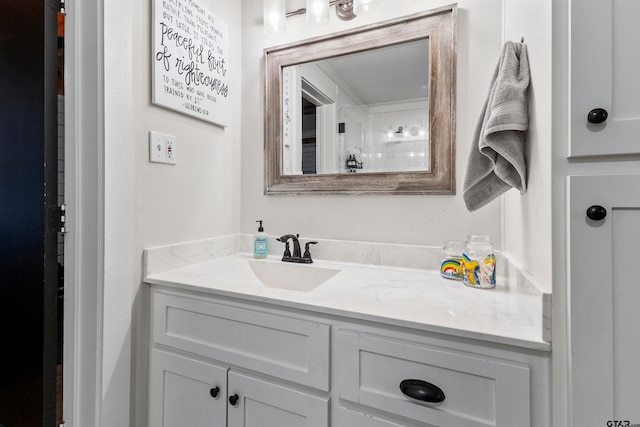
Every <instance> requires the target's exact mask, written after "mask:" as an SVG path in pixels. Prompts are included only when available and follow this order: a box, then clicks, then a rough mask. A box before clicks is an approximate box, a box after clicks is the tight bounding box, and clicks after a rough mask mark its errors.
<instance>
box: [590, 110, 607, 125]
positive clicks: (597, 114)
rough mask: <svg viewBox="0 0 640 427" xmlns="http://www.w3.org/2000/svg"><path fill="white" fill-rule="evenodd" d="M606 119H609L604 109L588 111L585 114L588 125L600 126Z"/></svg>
mask: <svg viewBox="0 0 640 427" xmlns="http://www.w3.org/2000/svg"><path fill="white" fill-rule="evenodd" d="M607 117H609V113H607V110H605V109H604V108H594V109H593V110H591V111H589V114H587V121H588V122H589V123H594V124H600V123H604V122H605V121H606V120H607Z"/></svg>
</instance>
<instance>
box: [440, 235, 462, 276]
mask: <svg viewBox="0 0 640 427" xmlns="http://www.w3.org/2000/svg"><path fill="white" fill-rule="evenodd" d="M442 250H443V252H444V256H443V257H442V262H441V263H440V275H441V276H442V277H446V278H447V279H455V280H462V252H463V251H464V242H462V241H459V240H449V241H446V242H444V246H443V247H442Z"/></svg>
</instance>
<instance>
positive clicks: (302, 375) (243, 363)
mask: <svg viewBox="0 0 640 427" xmlns="http://www.w3.org/2000/svg"><path fill="white" fill-rule="evenodd" d="M152 307H153V310H152V316H153V318H152V323H151V324H152V340H153V341H154V342H155V343H157V344H161V345H164V346H168V347H172V348H175V349H178V350H179V351H185V352H188V353H192V354H196V355H200V356H203V357H206V358H209V359H214V360H217V361H221V362H225V363H228V364H230V365H233V366H238V367H242V368H245V369H249V370H253V371H256V372H260V373H263V374H267V375H272V376H275V377H278V378H282V379H284V380H288V381H292V382H295V383H299V384H304V385H307V386H310V387H314V388H317V389H319V390H324V391H328V390H329V334H330V326H329V325H327V324H323V323H319V322H315V321H312V320H307V319H303V318H298V317H287V316H286V315H283V314H278V315H275V314H271V313H269V312H267V311H264V310H260V309H259V308H258V307H253V306H251V305H240V304H235V305H231V304H222V303H218V302H213V301H210V300H206V299H197V298H189V297H183V296H178V295H174V294H167V293H163V292H161V291H157V290H153V291H152Z"/></svg>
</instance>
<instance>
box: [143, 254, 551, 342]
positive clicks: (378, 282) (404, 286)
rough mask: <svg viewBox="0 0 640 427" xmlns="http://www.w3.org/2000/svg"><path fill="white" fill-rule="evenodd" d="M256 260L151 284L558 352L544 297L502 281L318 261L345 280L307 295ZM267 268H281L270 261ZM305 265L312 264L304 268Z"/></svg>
mask: <svg viewBox="0 0 640 427" xmlns="http://www.w3.org/2000/svg"><path fill="white" fill-rule="evenodd" d="M250 260H253V257H252V256H251V255H250V254H244V253H236V254H227V255H224V256H220V257H216V258H212V259H208V260H204V261H201V262H196V263H193V264H188V265H185V266H182V267H180V266H178V265H174V266H173V267H174V268H171V269H163V270H164V271H159V272H153V271H152V269H151V270H150V269H147V273H148V274H147V276H146V277H145V279H144V281H145V282H147V283H150V284H156V285H164V286H169V287H172V288H178V289H186V290H190V291H197V292H202V293H205V294H210V295H220V296H227V297H235V298H241V299H244V300H247V301H258V302H266V303H269V304H275V305H279V306H284V307H293V308H298V309H303V310H308V311H309V312H311V313H319V314H330V315H338V316H344V317H348V318H351V319H361V320H366V321H374V322H381V323H384V324H389V325H395V326H401V327H409V328H415V329H421V330H426V331H431V332H437V333H444V334H448V335H452V336H457V337H465V338H471V339H478V340H483V341H489V342H495V343H501V344H507V345H512V346H517V347H523V348H528V349H534V350H542V351H550V349H551V345H550V343H549V342H548V341H546V340H544V339H543V325H542V324H543V320H542V319H543V312H544V311H545V310H548V307H547V308H546V309H545V308H543V306H544V301H543V300H544V298H543V293H541V292H537V291H535V290H532V289H521V288H520V287H518V286H509V285H507V284H506V283H501V281H500V279H498V285H497V286H496V287H495V288H493V289H474V288H469V287H467V286H465V285H463V284H462V282H460V281H455V280H450V279H445V278H442V277H441V276H440V274H439V272H438V271H437V270H429V269H412V268H399V267H387V266H384V267H383V266H374V265H365V264H355V263H342V262H334V261H324V260H315V262H314V264H313V266H315V267H325V268H334V269H338V270H340V272H339V273H338V274H336V275H335V276H333V277H332V278H330V279H329V280H327V281H326V282H324V283H323V284H321V285H319V286H318V287H317V288H315V289H313V290H311V291H307V292H302V291H295V290H285V289H277V288H269V287H266V286H265V285H263V284H262V282H260V280H258V278H257V277H256V276H255V274H254V273H253V271H252V269H251V267H250V265H249V261H250ZM257 261H258V262H265V263H280V262H281V261H280V259H279V257H278V256H274V255H270V256H269V257H268V258H267V259H265V260H257ZM303 267H304V266H303Z"/></svg>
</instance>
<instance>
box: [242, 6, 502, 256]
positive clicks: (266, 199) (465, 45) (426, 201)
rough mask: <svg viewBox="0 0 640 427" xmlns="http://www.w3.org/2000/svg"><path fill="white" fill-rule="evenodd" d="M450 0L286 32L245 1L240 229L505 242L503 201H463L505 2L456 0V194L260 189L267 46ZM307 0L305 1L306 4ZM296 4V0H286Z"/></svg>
mask: <svg viewBox="0 0 640 427" xmlns="http://www.w3.org/2000/svg"><path fill="white" fill-rule="evenodd" d="M449 3H450V2H449V1H433V0H432V1H422V2H412V1H410V0H393V1H391V0H386V1H382V2H381V7H380V10H379V11H378V12H377V14H376V15H372V16H370V17H361V18H356V19H355V20H353V21H350V22H343V21H340V20H339V19H337V17H336V16H335V15H334V13H333V11H332V12H331V13H332V16H331V20H330V24H329V25H328V26H326V27H316V26H311V25H307V24H306V19H305V17H304V16H295V17H291V18H288V19H287V26H288V31H287V32H286V34H282V35H265V34H264V33H263V29H262V1H261V0H242V5H243V8H242V14H243V16H242V28H243V41H242V46H243V69H242V71H243V73H242V80H243V88H244V91H243V99H242V118H243V133H242V191H241V194H242V214H241V219H242V223H241V230H242V232H245V233H252V232H255V220H257V219H263V220H264V225H265V231H266V232H267V233H268V234H273V235H279V234H284V233H291V232H292V233H300V235H301V236H303V237H319V238H334V239H344V240H356V241H375V242H390V243H405V244H420V245H433V246H441V245H442V243H443V242H444V241H445V240H450V239H464V238H465V237H466V235H467V234H469V233H486V234H490V235H492V236H493V237H494V240H495V241H496V242H498V246H499V242H500V241H501V218H500V216H501V207H500V202H499V201H497V202H494V203H492V204H490V205H489V206H486V207H484V208H482V209H480V210H479V211H477V212H475V213H473V214H470V213H468V212H467V211H466V208H465V206H464V202H463V200H462V194H461V186H462V180H463V176H464V167H465V160H466V157H467V152H468V149H469V144H470V141H471V138H472V133H473V129H474V127H475V124H476V121H477V120H478V117H479V114H480V110H481V108H482V104H483V102H484V98H485V96H486V94H487V92H488V89H489V82H490V79H491V74H492V73H493V69H494V67H495V65H496V63H497V60H498V57H499V55H500V50H501V47H502V2H501V1H500V0H490V1H482V2H478V1H474V0H463V1H460V2H458V6H459V10H458V18H459V19H458V84H457V91H458V97H457V105H458V107H457V160H456V169H457V174H456V175H457V178H456V180H457V183H458V185H457V187H458V194H457V195H456V196H379V195H377V196H337V195H336V196H265V195H264V194H263V191H264V190H263V185H264V181H263V167H262V165H263V128H262V123H263V90H262V86H263V76H264V74H263V61H262V54H263V49H264V48H265V47H270V46H275V45H280V44H284V43H289V42H294V41H298V40H301V39H305V38H309V37H312V36H316V35H320V34H325V33H331V32H336V31H340V30H344V29H347V28H353V27H356V26H361V25H364V24H368V23H371V22H374V21H379V20H385V19H390V18H395V17H399V16H402V15H406V14H410V13H415V12H419V11H421V10H424V9H430V8H433V7H436V6H442V5H445V4H449ZM303 4H304V3H303ZM288 5H289V8H290V9H295V6H296V5H297V4H295V2H293V1H290V2H288Z"/></svg>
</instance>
